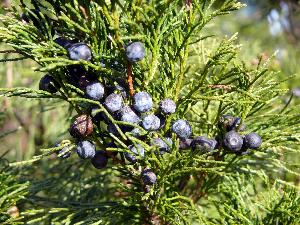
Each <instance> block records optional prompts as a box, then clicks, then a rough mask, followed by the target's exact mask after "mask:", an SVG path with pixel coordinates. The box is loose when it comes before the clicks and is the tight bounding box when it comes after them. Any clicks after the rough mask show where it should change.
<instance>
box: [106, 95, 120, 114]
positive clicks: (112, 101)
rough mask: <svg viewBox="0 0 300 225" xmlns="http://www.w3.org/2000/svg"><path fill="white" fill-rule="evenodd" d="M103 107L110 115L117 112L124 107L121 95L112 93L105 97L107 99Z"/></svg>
mask: <svg viewBox="0 0 300 225" xmlns="http://www.w3.org/2000/svg"><path fill="white" fill-rule="evenodd" d="M104 105H105V107H106V108H107V110H108V111H109V112H111V113H114V112H117V111H119V110H120V109H121V108H122V107H123V105H124V103H123V98H122V96H121V95H118V94H115V93H112V94H110V95H109V96H107V98H106V99H105V102H104Z"/></svg>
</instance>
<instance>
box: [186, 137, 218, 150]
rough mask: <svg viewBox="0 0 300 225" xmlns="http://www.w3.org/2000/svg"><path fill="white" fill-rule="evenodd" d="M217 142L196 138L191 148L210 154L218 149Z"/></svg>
mask: <svg viewBox="0 0 300 225" xmlns="http://www.w3.org/2000/svg"><path fill="white" fill-rule="evenodd" d="M216 145H217V141H216V140H213V139H212V140H211V139H208V138H206V137H196V138H195V139H194V140H193V141H192V143H191V147H192V149H193V150H200V151H203V152H210V151H212V150H214V149H215V148H216Z"/></svg>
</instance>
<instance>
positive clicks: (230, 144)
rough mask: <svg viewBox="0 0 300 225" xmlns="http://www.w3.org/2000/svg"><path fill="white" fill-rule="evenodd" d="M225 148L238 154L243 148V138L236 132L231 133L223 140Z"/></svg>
mask: <svg viewBox="0 0 300 225" xmlns="http://www.w3.org/2000/svg"><path fill="white" fill-rule="evenodd" d="M223 144H224V147H225V148H226V149H228V150H231V151H234V152H238V151H240V150H241V149H242V147H243V138H242V136H241V135H239V134H238V133H237V132H235V131H229V132H227V133H226V134H225V136H224V139H223Z"/></svg>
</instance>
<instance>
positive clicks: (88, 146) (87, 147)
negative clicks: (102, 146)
mask: <svg viewBox="0 0 300 225" xmlns="http://www.w3.org/2000/svg"><path fill="white" fill-rule="evenodd" d="M76 152H77V154H78V156H79V157H80V158H82V159H88V158H93V157H94V156H95V153H96V147H95V145H94V144H93V143H92V142H90V141H79V142H78V144H77V147H76Z"/></svg>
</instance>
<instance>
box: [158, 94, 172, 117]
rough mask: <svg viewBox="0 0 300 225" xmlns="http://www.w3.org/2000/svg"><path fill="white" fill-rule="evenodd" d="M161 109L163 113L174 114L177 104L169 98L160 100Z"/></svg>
mask: <svg viewBox="0 0 300 225" xmlns="http://www.w3.org/2000/svg"><path fill="white" fill-rule="evenodd" d="M159 109H160V111H161V112H162V113H163V114H166V115H168V114H172V113H175V111H176V104H175V102H174V101H173V100H171V99H169V98H167V99H165V100H163V101H161V102H160V104H159Z"/></svg>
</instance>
